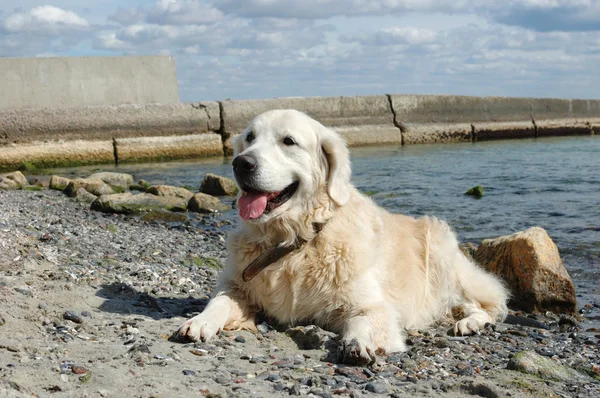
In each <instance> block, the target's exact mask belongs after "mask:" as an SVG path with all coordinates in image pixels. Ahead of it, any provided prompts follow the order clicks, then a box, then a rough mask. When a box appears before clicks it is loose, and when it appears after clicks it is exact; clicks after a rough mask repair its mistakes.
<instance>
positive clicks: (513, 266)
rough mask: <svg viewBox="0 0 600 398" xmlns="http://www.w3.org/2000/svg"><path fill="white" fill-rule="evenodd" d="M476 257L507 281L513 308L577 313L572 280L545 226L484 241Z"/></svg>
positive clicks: (479, 261)
mask: <svg viewBox="0 0 600 398" xmlns="http://www.w3.org/2000/svg"><path fill="white" fill-rule="evenodd" d="M474 257H475V260H476V261H477V262H478V263H480V264H481V265H483V266H484V267H485V268H486V269H487V270H489V271H490V272H493V273H495V274H496V275H499V276H501V277H502V278H503V279H504V280H505V281H506V283H507V284H508V287H509V288H510V291H511V293H512V298H511V303H510V304H511V306H512V307H514V308H519V309H522V310H525V311H528V312H544V311H552V312H555V313H575V312H576V310H577V300H576V297H575V287H574V285H573V281H572V280H571V277H570V276H569V273H568V272H567V270H566V268H565V266H564V265H563V262H562V260H561V258H560V255H559V253H558V249H557V248H556V245H555V244H554V242H553V241H552V239H551V238H550V236H548V233H547V232H546V231H545V230H544V229H543V228H540V227H533V228H529V229H527V230H525V231H522V232H517V233H515V234H512V235H507V236H501V237H499V238H496V239H487V240H484V241H483V242H482V243H481V245H480V246H479V248H478V249H477V251H476V252H475V254H474Z"/></svg>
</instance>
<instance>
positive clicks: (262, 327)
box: [256, 322, 271, 334]
mask: <svg viewBox="0 0 600 398" xmlns="http://www.w3.org/2000/svg"><path fill="white" fill-rule="evenodd" d="M256 329H258V331H259V332H260V333H262V334H265V333H268V332H269V330H270V329H271V328H270V327H269V324H268V323H266V322H263V323H260V324H258V325H256Z"/></svg>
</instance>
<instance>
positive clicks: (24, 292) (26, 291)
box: [15, 286, 31, 296]
mask: <svg viewBox="0 0 600 398" xmlns="http://www.w3.org/2000/svg"><path fill="white" fill-rule="evenodd" d="M15 292H17V293H21V294H22V295H24V296H31V289H30V288H29V287H28V286H17V287H15Z"/></svg>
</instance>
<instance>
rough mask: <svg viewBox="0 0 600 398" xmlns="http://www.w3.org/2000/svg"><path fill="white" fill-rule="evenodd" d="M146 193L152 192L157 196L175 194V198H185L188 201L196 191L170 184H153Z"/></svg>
mask: <svg viewBox="0 0 600 398" xmlns="http://www.w3.org/2000/svg"><path fill="white" fill-rule="evenodd" d="M146 193H151V194H152V195H156V196H173V197H175V198H181V199H184V200H185V201H186V202H188V201H189V200H190V199H191V198H192V197H193V196H194V193H193V192H190V191H189V190H187V189H185V188H178V187H172V186H170V185H153V186H151V187H150V188H148V189H147V190H146Z"/></svg>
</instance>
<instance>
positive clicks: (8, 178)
mask: <svg viewBox="0 0 600 398" xmlns="http://www.w3.org/2000/svg"><path fill="white" fill-rule="evenodd" d="M25 185H27V178H25V176H24V175H23V173H21V172H20V171H13V172H12V173H5V174H0V189H19V188H21V187H23V186H25Z"/></svg>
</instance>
